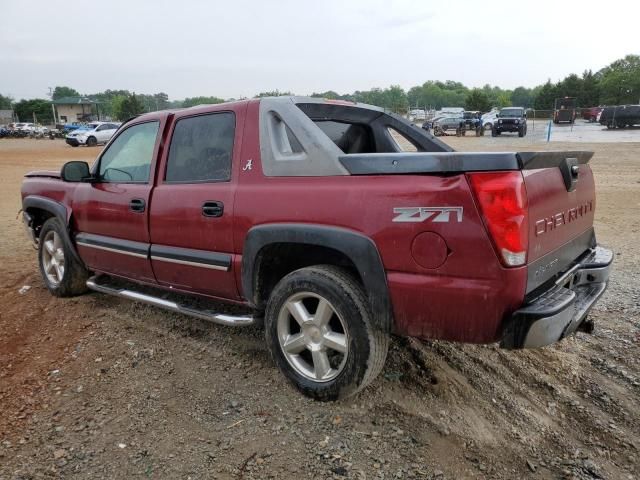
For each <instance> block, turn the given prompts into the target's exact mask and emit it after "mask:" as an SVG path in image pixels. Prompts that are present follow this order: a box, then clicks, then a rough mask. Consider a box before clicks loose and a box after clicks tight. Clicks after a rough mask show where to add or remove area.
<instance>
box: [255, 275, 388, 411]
mask: <svg viewBox="0 0 640 480" xmlns="http://www.w3.org/2000/svg"><path fill="white" fill-rule="evenodd" d="M311 312H313V313H311ZM371 317H372V315H371V312H370V310H369V304H368V301H367V297H366V295H365V292H364V291H363V289H362V286H361V285H360V284H359V283H358V282H356V281H355V280H354V279H353V277H351V276H350V275H349V274H348V273H347V272H346V271H345V270H343V269H341V268H337V267H334V266H330V265H317V266H313V267H308V268H302V269H300V270H296V271H294V272H292V273H290V274H289V275H287V276H285V277H284V278H283V279H282V280H280V282H279V283H278V284H277V285H276V287H275V288H274V290H273V292H272V293H271V296H270V298H269V301H268V303H267V308H266V311H265V337H266V341H267V345H268V347H269V350H270V352H271V355H272V357H273V360H274V362H275V363H276V365H277V366H278V368H279V369H280V371H281V372H282V373H283V374H284V375H285V377H287V379H288V380H289V381H290V382H291V383H292V384H293V385H294V386H295V387H296V388H297V389H298V390H300V391H301V392H302V393H303V394H304V395H306V396H308V397H311V398H314V399H316V400H320V401H333V400H338V399H341V398H345V397H348V396H350V395H354V394H355V393H357V392H358V391H359V390H361V389H363V388H364V387H366V386H367V385H368V384H369V383H371V381H373V379H375V378H376V376H378V374H379V373H380V372H381V371H382V368H383V366H384V362H385V359H386V355H387V350H388V346H389V335H388V333H387V332H384V331H382V330H380V329H378V328H376V327H375V326H374V325H373V323H372V318H371Z"/></svg>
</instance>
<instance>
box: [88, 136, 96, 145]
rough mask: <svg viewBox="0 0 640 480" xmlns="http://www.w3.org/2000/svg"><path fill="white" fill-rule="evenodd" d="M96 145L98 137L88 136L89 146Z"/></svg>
mask: <svg viewBox="0 0 640 480" xmlns="http://www.w3.org/2000/svg"><path fill="white" fill-rule="evenodd" d="M96 145H98V140H97V139H96V137H89V138H87V147H95V146H96Z"/></svg>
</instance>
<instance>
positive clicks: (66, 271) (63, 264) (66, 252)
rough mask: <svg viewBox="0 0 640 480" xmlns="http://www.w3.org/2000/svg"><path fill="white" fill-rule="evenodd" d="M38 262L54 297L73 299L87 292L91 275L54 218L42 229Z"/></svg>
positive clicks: (63, 228)
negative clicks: (88, 278)
mask: <svg viewBox="0 0 640 480" xmlns="http://www.w3.org/2000/svg"><path fill="white" fill-rule="evenodd" d="M38 263H39V265H40V273H41V274H42V279H43V280H44V283H45V285H46V286H47V289H49V291H50V292H51V293H52V294H53V295H55V296H57V297H70V296H73V295H79V294H81V293H83V292H85V291H86V290H87V286H86V282H87V277H88V275H89V272H87V269H86V267H85V266H84V264H82V263H81V260H80V259H79V257H78V256H77V254H75V252H74V251H73V245H71V243H70V242H69V239H68V234H67V232H66V228H65V226H64V225H63V223H62V222H61V221H60V220H58V219H57V218H55V217H53V218H50V219H49V220H47V221H46V222H45V223H44V225H43V226H42V228H41V230H40V240H39V242H38Z"/></svg>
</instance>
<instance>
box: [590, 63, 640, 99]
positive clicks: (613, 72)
mask: <svg viewBox="0 0 640 480" xmlns="http://www.w3.org/2000/svg"><path fill="white" fill-rule="evenodd" d="M599 73H600V75H601V80H600V94H601V98H600V101H601V102H602V103H604V104H609V105H612V104H615V105H623V104H627V103H637V102H638V99H639V98H640V55H627V56H626V57H624V58H621V59H619V60H616V61H615V62H613V63H611V64H610V65H608V66H607V67H605V68H603V69H602V70H601V71H600V72H599Z"/></svg>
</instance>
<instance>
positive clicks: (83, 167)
mask: <svg viewBox="0 0 640 480" xmlns="http://www.w3.org/2000/svg"><path fill="white" fill-rule="evenodd" d="M60 177H61V178H62V180H64V181H65V182H83V181H87V180H88V179H90V178H91V172H90V171H89V164H88V163H87V162H80V161H77V160H74V161H72V162H67V163H65V164H64V165H63V166H62V170H61V171H60Z"/></svg>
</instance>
